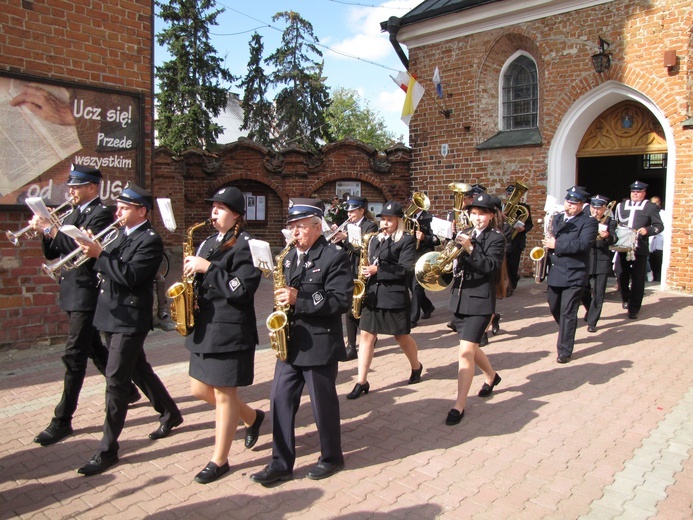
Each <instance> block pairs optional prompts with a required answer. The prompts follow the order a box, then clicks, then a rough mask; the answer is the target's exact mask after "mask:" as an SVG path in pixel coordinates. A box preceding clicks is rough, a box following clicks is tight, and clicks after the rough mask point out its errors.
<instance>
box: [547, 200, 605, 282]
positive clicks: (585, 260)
mask: <svg viewBox="0 0 693 520" xmlns="http://www.w3.org/2000/svg"><path fill="white" fill-rule="evenodd" d="M563 215H564V214H563V213H558V214H557V215H555V216H554V217H553V234H554V236H555V237H556V248H555V249H553V250H550V251H549V253H550V260H551V269H549V276H548V284H549V285H550V286H552V287H574V286H584V285H587V269H588V267H589V262H590V250H591V249H592V245H593V244H594V241H595V240H596V238H597V228H598V222H597V220H596V219H594V218H592V217H588V216H587V215H585V214H584V213H582V212H581V213H578V214H577V215H576V216H575V217H573V218H572V219H570V221H569V222H564V218H563Z"/></svg>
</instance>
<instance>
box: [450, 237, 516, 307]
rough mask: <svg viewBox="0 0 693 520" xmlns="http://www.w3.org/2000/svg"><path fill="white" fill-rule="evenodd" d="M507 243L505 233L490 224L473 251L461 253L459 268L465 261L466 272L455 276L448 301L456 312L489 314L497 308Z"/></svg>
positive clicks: (463, 269) (478, 238)
mask: <svg viewBox="0 0 693 520" xmlns="http://www.w3.org/2000/svg"><path fill="white" fill-rule="evenodd" d="M505 243H506V239H505V237H504V236H503V234H502V233H501V232H500V231H498V230H497V229H495V228H492V227H491V226H488V227H486V229H484V230H483V231H482V232H481V233H480V234H479V235H478V236H477V237H476V238H475V239H474V248H473V250H472V253H471V254H470V255H467V253H465V252H463V253H461V254H460V256H458V257H457V265H458V267H457V268H456V269H455V272H456V273H457V272H458V271H459V269H460V267H459V266H460V263H462V276H456V277H455V278H454V279H453V284H452V289H451V292H450V303H449V305H448V308H449V309H450V310H451V311H452V312H453V313H455V314H464V315H471V316H486V315H489V314H493V313H494V312H495V310H496V278H497V277H498V272H499V270H500V267H501V264H502V263H503V258H505ZM460 284H461V286H462V290H461V291H460V290H459V289H460Z"/></svg>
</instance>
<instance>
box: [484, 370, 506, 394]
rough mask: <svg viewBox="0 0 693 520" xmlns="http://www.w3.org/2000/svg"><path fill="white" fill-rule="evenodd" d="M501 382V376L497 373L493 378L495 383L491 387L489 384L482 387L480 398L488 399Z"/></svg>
mask: <svg viewBox="0 0 693 520" xmlns="http://www.w3.org/2000/svg"><path fill="white" fill-rule="evenodd" d="M500 382H501V376H499V375H498V372H496V375H495V376H493V383H491V384H490V385H489V384H488V383H486V382H485V383H484V385H483V386H482V387H481V390H479V397H488V396H489V395H491V392H493V388H494V387H495V386H496V385H497V384H498V383H500Z"/></svg>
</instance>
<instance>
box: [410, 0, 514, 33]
mask: <svg viewBox="0 0 693 520" xmlns="http://www.w3.org/2000/svg"><path fill="white" fill-rule="evenodd" d="M502 1H503V0H425V1H424V2H422V3H420V4H419V5H417V6H416V7H415V8H414V9H412V10H411V11H409V12H408V13H407V14H405V15H404V16H403V17H402V18H401V19H400V24H401V26H402V27H403V26H405V25H409V24H413V23H417V22H422V21H424V20H430V19H431V18H436V17H438V16H443V15H446V14H450V13H457V12H459V11H466V10H467V9H472V8H474V7H479V6H480V5H486V4H493V3H496V2H502ZM506 1H508V2H509V1H510V0H506Z"/></svg>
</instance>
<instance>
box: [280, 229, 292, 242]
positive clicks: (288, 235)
mask: <svg viewBox="0 0 693 520" xmlns="http://www.w3.org/2000/svg"><path fill="white" fill-rule="evenodd" d="M282 235H284V240H285V241H286V243H287V244H288V243H289V242H291V240H292V239H293V237H292V236H291V231H289V230H288V229H282Z"/></svg>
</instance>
